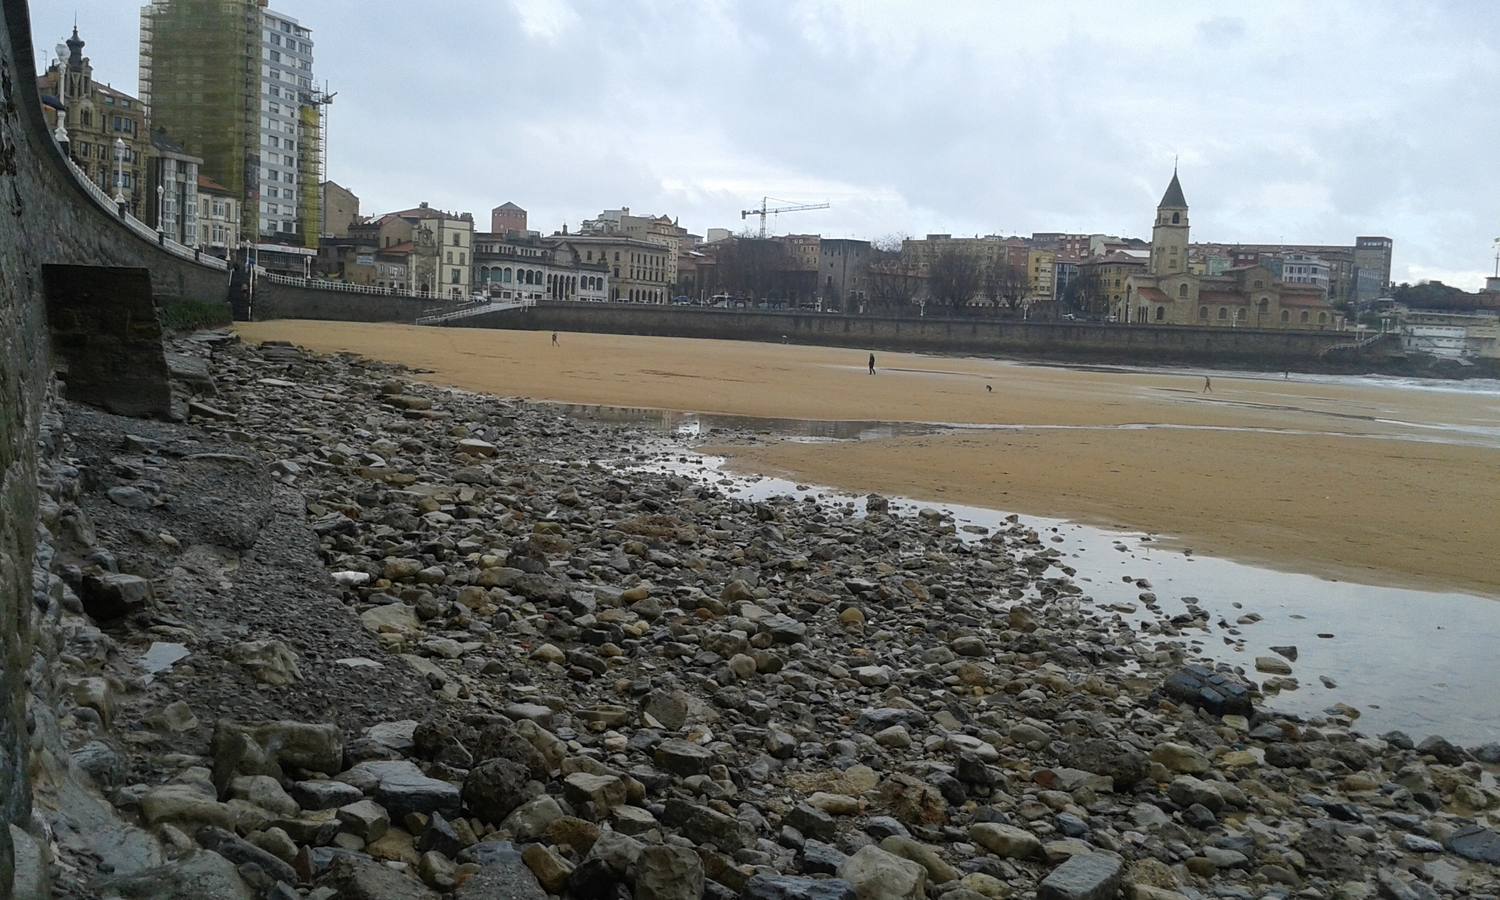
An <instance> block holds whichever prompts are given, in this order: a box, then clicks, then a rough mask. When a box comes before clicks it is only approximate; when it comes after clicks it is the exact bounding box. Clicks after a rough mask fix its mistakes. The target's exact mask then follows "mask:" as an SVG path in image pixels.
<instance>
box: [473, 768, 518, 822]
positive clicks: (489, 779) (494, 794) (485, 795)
mask: <svg viewBox="0 0 1500 900" xmlns="http://www.w3.org/2000/svg"><path fill="white" fill-rule="evenodd" d="M529 782H530V774H529V773H528V772H527V770H526V768H525V767H524V766H522V765H520V764H519V763H514V762H511V761H510V760H508V759H500V758H496V759H491V760H488V761H486V762H482V763H480V764H479V765H477V766H475V767H474V768H472V769H470V770H469V775H468V777H467V778H465V779H464V788H463V802H464V805H465V806H467V807H468V809H469V812H471V813H472V814H473V815H475V816H478V817H479V818H480V819H482V820H484V821H486V822H496V823H498V822H503V821H505V817H506V816H508V815H510V814H511V812H513V811H514V810H515V808H516V807H518V806H520V805H521V804H522V803H525V802H526V801H527V800H530V799H531V797H532V792H531V790H530V788H529V787H528V784H529Z"/></svg>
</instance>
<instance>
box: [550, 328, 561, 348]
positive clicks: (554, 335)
mask: <svg viewBox="0 0 1500 900" xmlns="http://www.w3.org/2000/svg"><path fill="white" fill-rule="evenodd" d="M552 346H554V347H558V346H561V345H560V344H558V343H557V332H555V331H554V332H552Z"/></svg>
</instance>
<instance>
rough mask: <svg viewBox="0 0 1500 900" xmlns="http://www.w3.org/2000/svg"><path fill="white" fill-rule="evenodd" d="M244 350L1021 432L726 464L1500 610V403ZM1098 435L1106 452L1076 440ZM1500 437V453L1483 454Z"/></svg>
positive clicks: (655, 351)
mask: <svg viewBox="0 0 1500 900" xmlns="http://www.w3.org/2000/svg"><path fill="white" fill-rule="evenodd" d="M239 330H240V332H241V334H243V335H244V336H245V337H246V338H247V339H249V340H252V341H254V340H261V339H283V340H290V341H292V342H294V343H297V344H299V345H302V346H307V347H309V348H310V349H313V350H316V351H319V352H337V351H348V352H354V353H357V354H359V355H363V356H366V357H369V358H374V359H382V360H387V361H392V362H400V363H403V364H406V365H409V366H413V367H415V368H420V369H424V370H427V372H426V374H423V375H421V376H420V377H422V378H424V379H425V380H428V381H430V382H432V383H434V384H445V385H449V386H453V387H458V388H461V389H465V390H473V391H478V392H481V393H486V394H491V395H496V396H518V397H525V398H527V399H531V400H545V401H549V402H556V403H561V404H576V405H581V406H602V407H616V408H621V409H641V408H655V409H658V410H661V411H662V412H663V416H666V415H669V414H670V413H672V412H679V413H699V414H705V415H714V414H718V415H724V416H743V417H751V418H755V419H766V420H775V419H806V420H812V421H817V422H844V423H848V422H879V423H925V422H932V421H944V422H951V423H954V424H956V425H959V426H964V425H969V426H983V425H996V426H1008V427H1006V428H1004V429H1000V428H997V429H996V430H995V431H993V432H991V431H986V430H984V429H982V428H972V427H971V428H967V429H966V428H962V427H960V429H958V430H956V431H954V432H952V433H937V434H931V435H906V436H897V437H890V438H884V439H881V440H876V441H862V442H858V443H855V444H850V443H843V444H839V443H834V444H815V445H814V444H805V443H802V444H799V443H794V442H775V443H770V444H764V445H761V446H754V447H746V446H735V447H731V448H726V449H727V450H728V452H730V453H731V454H732V455H733V456H734V457H735V460H736V461H735V465H738V466H743V467H745V468H747V469H757V470H760V471H775V472H787V473H791V474H792V475H793V477H795V478H797V479H799V480H810V481H817V482H820V483H824V484H829V485H831V486H834V487H842V488H848V489H853V490H861V491H864V490H878V491H882V492H892V493H901V494H905V495H910V496H919V497H924V498H930V499H932V500H934V501H942V500H947V501H949V502H963V503H967V504H969V505H974V506H986V507H991V508H996V509H1006V510H1013V511H1016V512H1022V513H1028V514H1034V515H1044V516H1049V517H1056V518H1072V519H1077V520H1079V521H1085V522H1091V523H1097V524H1099V525H1102V526H1105V527H1111V528H1117V529H1122V530H1127V531H1139V532H1148V533H1159V534H1165V535H1172V536H1173V539H1174V540H1175V541H1177V542H1178V543H1180V544H1181V545H1182V546H1184V547H1192V548H1195V549H1197V550H1199V551H1200V552H1205V553H1212V554H1213V555H1217V556H1223V557H1226V558H1230V559H1242V560H1247V561H1254V562H1257V563H1261V564H1267V565H1270V566H1272V567H1274V568H1279V569H1282V570H1287V569H1291V570H1294V571H1309V570H1310V571H1316V572H1319V573H1324V574H1329V575H1342V576H1344V577H1350V578H1352V579H1354V580H1357V581H1361V582H1373V583H1376V584H1404V585H1412V586H1416V587H1421V588H1425V589H1442V588H1444V587H1448V588H1454V589H1459V590H1464V591H1466V592H1478V593H1481V594H1485V595H1489V596H1495V595H1496V594H1500V576H1497V574H1496V573H1494V572H1492V571H1489V569H1488V567H1486V566H1485V565H1484V564H1483V561H1484V559H1485V558H1486V555H1487V553H1488V550H1487V549H1486V548H1487V547H1492V546H1493V544H1494V542H1495V541H1496V540H1500V523H1495V522H1491V521H1488V520H1486V518H1485V517H1484V516H1483V515H1482V514H1481V512H1480V511H1481V510H1484V509H1494V508H1500V484H1496V483H1495V481H1496V480H1495V479H1484V478H1476V477H1475V475H1476V473H1481V472H1485V471H1494V470H1496V469H1497V468H1500V400H1497V399H1496V398H1492V397H1490V396H1489V395H1487V394H1476V393H1473V392H1462V391H1414V390H1406V389H1402V388H1400V387H1397V386H1391V387H1385V386H1371V385H1368V384H1347V383H1337V382H1330V381H1328V380H1324V379H1320V380H1316V381H1298V380H1293V381H1284V380H1281V379H1276V378H1253V377H1236V376H1233V375H1230V376H1213V377H1217V379H1218V380H1216V381H1214V382H1213V385H1212V386H1213V391H1212V393H1205V392H1204V391H1203V390H1202V388H1203V386H1204V385H1203V381H1202V378H1201V377H1199V376H1197V375H1187V374H1162V373H1157V372H1147V373H1129V372H1125V373H1121V372H1114V371H1111V372H1097V371H1088V370H1079V369H1073V368H1066V367H1051V366H1033V365H1029V364H1026V363H1019V362H1000V361H995V360H988V359H977V358H966V357H935V356H916V355H910V354H894V353H886V354H880V355H879V358H878V363H879V366H880V369H879V376H878V377H875V378H871V377H870V376H868V375H867V374H866V373H865V372H864V368H863V362H864V358H863V355H862V354H854V353H852V352H851V351H849V350H845V349H838V348H821V347H812V346H806V345H763V344H754V343H749V342H734V341H703V340H690V339H676V338H640V337H627V336H615V335H593V334H568V335H565V336H564V338H563V341H562V346H561V348H551V347H550V346H549V343H550V342H549V341H548V339H547V337H546V336H545V335H538V334H533V333H530V332H507V331H484V330H478V329H423V328H415V327H410V326H389V325H351V324H349V323H328V322H269V323H253V324H249V325H242V326H240V329H239ZM1205 377H1209V376H1205ZM985 385H990V386H991V388H992V391H986V390H984V386H985ZM767 425H768V427H770V428H771V429H773V430H774V428H775V425H774V423H767ZM1025 426H1030V430H1028V429H1027V428H1026V427H1025ZM1141 426H1144V427H1141ZM1151 426H1159V427H1151ZM1051 428H1057V429H1058V430H1056V431H1048V430H1047V429H1051ZM1088 428H1097V429H1098V430H1097V431H1084V430H1071V429H1088ZM1206 429H1222V430H1221V431H1209V430H1206ZM1278 432H1305V433H1306V434H1289V433H1278ZM1491 434H1493V435H1494V436H1495V439H1496V446H1494V447H1490V446H1484V444H1485V443H1486V442H1487V441H1488V440H1489V439H1490V435H1491ZM1445 435H1451V436H1452V438H1451V439H1450V440H1448V441H1444V440H1443V438H1444V436H1445ZM1361 437H1381V438H1388V439H1389V440H1381V441H1371V440H1359V439H1358V438H1361ZM710 443H712V441H710ZM1466 443H1467V444H1473V446H1466V445H1465V444H1466ZM1226 509H1228V510H1232V511H1233V515H1228V516H1226V515H1225V513H1224V510H1226Z"/></svg>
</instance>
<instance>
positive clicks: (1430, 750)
mask: <svg viewBox="0 0 1500 900" xmlns="http://www.w3.org/2000/svg"><path fill="white" fill-rule="evenodd" d="M1417 752H1418V753H1421V754H1422V755H1424V756H1431V757H1434V758H1436V759H1437V761H1438V762H1440V763H1442V764H1443V765H1445V766H1461V765H1463V764H1464V762H1465V760H1467V759H1468V758H1469V757H1468V754H1467V753H1465V752H1464V751H1463V750H1462V749H1460V748H1459V747H1457V746H1456V745H1454V744H1452V743H1450V742H1449V741H1448V740H1447V739H1446V738H1441V737H1438V736H1437V735H1433V736H1432V737H1429V738H1428V739H1427V740H1425V741H1423V742H1422V743H1420V744H1418V745H1417Z"/></svg>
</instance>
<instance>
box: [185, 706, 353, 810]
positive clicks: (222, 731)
mask: <svg viewBox="0 0 1500 900" xmlns="http://www.w3.org/2000/svg"><path fill="white" fill-rule="evenodd" d="M212 752H213V760H214V784H215V786H217V787H218V788H219V790H220V791H221V792H222V791H223V790H224V789H225V788H226V787H227V786H228V784H229V781H230V779H232V778H234V776H236V775H270V776H271V777H273V778H276V779H277V780H282V779H283V778H284V777H286V776H287V775H290V774H292V773H293V772H305V773H309V774H332V773H334V772H337V771H339V770H340V769H342V768H343V767H344V739H343V735H342V734H341V733H340V732H339V729H338V726H337V725H331V724H315V723H308V722H287V721H281V722H262V723H260V724H257V725H243V724H240V723H236V722H230V721H228V720H223V719H221V720H219V721H218V722H216V723H215V724H214V736H213V745H212ZM288 770H290V771H288Z"/></svg>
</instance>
